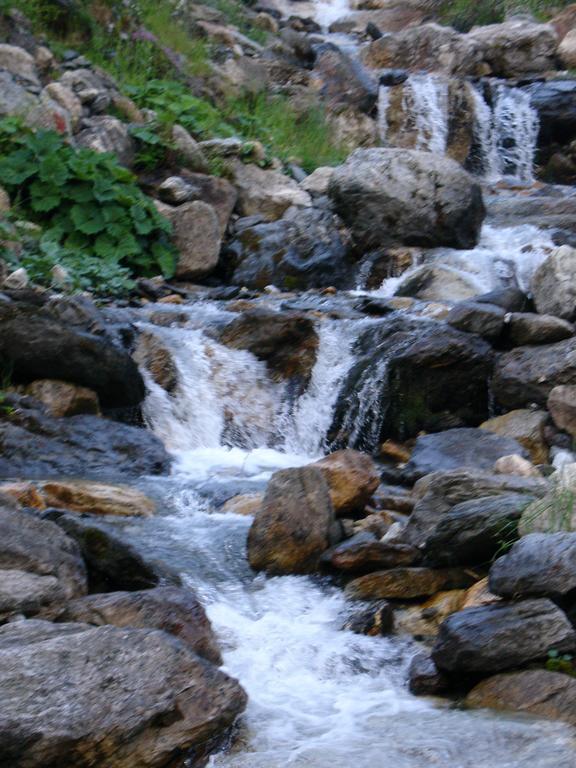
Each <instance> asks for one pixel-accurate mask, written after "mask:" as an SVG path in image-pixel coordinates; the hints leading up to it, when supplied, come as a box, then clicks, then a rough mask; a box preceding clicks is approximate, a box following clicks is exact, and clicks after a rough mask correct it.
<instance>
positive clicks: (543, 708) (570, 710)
mask: <svg viewBox="0 0 576 768" xmlns="http://www.w3.org/2000/svg"><path fill="white" fill-rule="evenodd" d="M466 705H467V706H469V707H475V708H479V707H489V708H490V709H497V710H503V711H508V712H523V713H526V714H529V715H535V716H537V717H545V718H550V719H553V720H566V721H567V722H568V723H570V724H571V725H576V680H575V679H574V678H573V677H570V676H569V675H562V674H560V673H559V672H549V671H548V670H546V669H529V670H525V671H523V672H510V673H508V674H501V675H494V677H489V678H488V680H483V681H482V682H481V683H479V684H478V685H477V686H476V687H475V688H473V689H472V690H471V691H470V693H469V694H468V696H467V697H466Z"/></svg>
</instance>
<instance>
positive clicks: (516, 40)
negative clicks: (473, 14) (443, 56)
mask: <svg viewBox="0 0 576 768" xmlns="http://www.w3.org/2000/svg"><path fill="white" fill-rule="evenodd" d="M468 39H469V40H470V41H472V42H476V43H477V44H478V46H479V47H480V48H481V49H483V50H484V59H485V60H486V62H487V63H488V64H489V65H490V69H491V70H492V74H493V75H496V76H497V77H522V76H523V75H529V74H535V73H538V72H548V71H550V70H553V69H555V68H556V49H557V47H558V34H557V32H556V30H555V29H554V27H553V26H552V25H551V24H536V23H534V22H532V21H525V20H523V19H512V20H510V21H506V22H504V23H503V24H489V25H488V26H484V27H476V28H475V29H473V30H472V32H470V33H469V35H468Z"/></svg>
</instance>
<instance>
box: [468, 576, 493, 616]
mask: <svg viewBox="0 0 576 768" xmlns="http://www.w3.org/2000/svg"><path fill="white" fill-rule="evenodd" d="M501 600H502V598H501V597H498V595H494V594H493V593H492V592H490V588H489V586H488V577H487V576H486V578H484V579H480V581H477V582H476V584H474V585H473V586H471V587H470V589H468V590H467V591H466V595H465V597H464V602H463V603H462V606H461V608H462V610H463V609H464V608H478V607H479V606H481V605H493V604H494V603H499V602H500V601H501Z"/></svg>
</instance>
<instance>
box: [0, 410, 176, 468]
mask: <svg viewBox="0 0 576 768" xmlns="http://www.w3.org/2000/svg"><path fill="white" fill-rule="evenodd" d="M7 401H8V404H9V405H10V407H11V408H13V410H12V411H10V412H8V413H0V446H1V449H0V478H13V477H21V476H22V475H23V474H25V476H26V477H27V478H40V479H45V478H53V477H55V478H58V477H62V476H67V477H79V476H81V477H90V478H96V477H103V476H105V477H106V479H107V480H110V479H112V478H120V477H123V476H124V477H139V476H141V475H149V474H152V475H157V474H162V473H163V472H166V471H167V470H168V468H169V466H170V458H169V456H168V454H167V453H166V450H165V449H164V446H163V445H162V443H161V442H160V440H158V438H156V437H155V436H154V435H153V434H152V433H151V432H149V431H147V430H145V429H140V428H137V427H130V426H128V425H126V424H119V423H118V422H114V421H109V420H108V419H101V418H99V417H97V416H70V417H69V418H67V419H54V418H52V417H50V416H47V415H46V414H44V413H43V412H41V411H39V410H37V409H36V408H33V407H32V406H31V405H30V404H29V403H27V402H25V401H24V400H23V399H18V398H16V397H15V396H12V395H10V396H8V397H7Z"/></svg>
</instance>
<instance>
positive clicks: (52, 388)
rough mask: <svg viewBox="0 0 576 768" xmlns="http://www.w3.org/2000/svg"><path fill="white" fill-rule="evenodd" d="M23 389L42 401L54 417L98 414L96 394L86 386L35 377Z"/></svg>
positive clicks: (98, 406) (98, 405) (98, 407)
mask: <svg viewBox="0 0 576 768" xmlns="http://www.w3.org/2000/svg"><path fill="white" fill-rule="evenodd" d="M23 390H24V393H25V394H27V395H30V396H31V397H33V398H34V399H35V400H39V401H40V402H41V403H43V404H44V406H45V407H46V410H47V411H48V413H49V414H50V415H51V416H54V417H55V418H63V417H64V416H78V415H79V414H83V413H84V414H94V415H96V416H99V415H100V404H99V401H98V395H97V394H96V392H94V391H92V390H91V389H88V388H87V387H80V386H76V385H75V384H68V383H67V382H65V381H57V380H56V379H37V380H36V381H33V382H32V383H31V384H28V386H26V387H24V388H23Z"/></svg>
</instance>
